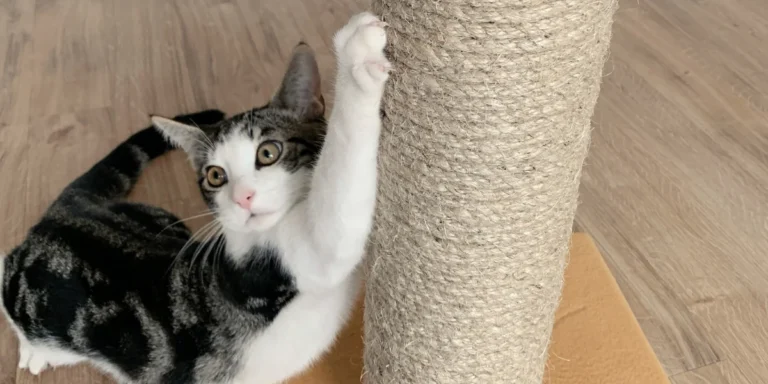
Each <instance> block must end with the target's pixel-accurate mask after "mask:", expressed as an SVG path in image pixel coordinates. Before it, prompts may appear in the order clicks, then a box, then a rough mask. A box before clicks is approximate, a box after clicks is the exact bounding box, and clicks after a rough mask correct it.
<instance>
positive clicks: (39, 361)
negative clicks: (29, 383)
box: [29, 352, 48, 375]
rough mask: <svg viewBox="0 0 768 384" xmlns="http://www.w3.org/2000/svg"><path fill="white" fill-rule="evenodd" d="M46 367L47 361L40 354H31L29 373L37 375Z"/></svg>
mask: <svg viewBox="0 0 768 384" xmlns="http://www.w3.org/2000/svg"><path fill="white" fill-rule="evenodd" d="M47 366H48V361H47V360H45V357H44V356H43V354H42V353H35V352H32V353H31V354H30V358H29V373H31V374H33V375H39V374H40V372H42V371H43V370H44V369H45V368H46V367H47Z"/></svg>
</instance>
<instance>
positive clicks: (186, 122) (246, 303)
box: [0, 12, 390, 384]
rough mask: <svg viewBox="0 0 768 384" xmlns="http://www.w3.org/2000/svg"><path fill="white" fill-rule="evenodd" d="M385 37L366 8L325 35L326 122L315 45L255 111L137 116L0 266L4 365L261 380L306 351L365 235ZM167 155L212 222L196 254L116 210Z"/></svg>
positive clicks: (275, 379)
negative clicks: (179, 160) (141, 121)
mask: <svg viewBox="0 0 768 384" xmlns="http://www.w3.org/2000/svg"><path fill="white" fill-rule="evenodd" d="M384 27H385V24H384V23H383V22H381V21H380V20H379V19H378V18H377V17H376V16H375V15H373V14H371V13H368V12H365V13H361V14H358V15H355V16H353V17H352V18H351V19H350V21H349V22H348V23H347V25H345V26H344V27H343V28H341V29H340V30H339V31H338V32H337V33H336V34H335V36H334V39H333V40H334V47H335V50H336V56H337V77H336V99H335V106H334V108H333V110H332V111H331V114H330V117H329V119H328V121H327V122H326V120H325V118H324V112H325V104H324V100H323V97H322V94H321V90H320V75H319V70H318V66H317V63H316V61H315V57H314V53H313V51H312V50H311V49H310V48H309V46H307V45H306V44H299V45H298V46H297V47H296V48H295V49H294V53H293V56H292V58H291V60H290V63H289V65H288V69H287V71H286V74H285V76H284V78H283V81H282V84H281V86H280V88H279V90H278V91H277V92H276V93H275V96H274V97H273V98H272V99H271V100H270V101H269V102H268V103H267V105H265V106H264V107H261V108H256V109H253V110H250V111H248V112H245V113H242V114H240V115H237V116H233V117H231V118H228V119H223V120H221V121H218V120H220V119H221V118H222V115H221V114H220V112H217V111H207V112H204V113H202V114H198V115H192V116H186V117H184V116H182V117H179V118H176V119H173V120H172V119H166V118H162V117H157V116H156V117H153V118H152V122H153V126H154V127H153V128H152V127H150V128H147V129H145V130H142V131H140V132H138V133H136V134H134V135H133V136H131V137H130V138H129V139H128V140H127V141H125V142H124V143H123V144H121V145H120V146H118V147H117V148H116V149H115V150H113V151H112V152H111V153H110V154H109V155H107V156H106V157H105V158H104V159H103V160H101V161H100V162H99V163H98V164H96V165H95V166H94V167H93V168H91V169H90V170H89V171H87V172H86V173H85V174H83V175H82V176H81V177H79V178H78V179H76V180H75V181H74V182H72V183H71V184H70V185H69V186H68V187H66V188H65V189H64V191H63V192H62V193H61V195H60V196H59V197H58V198H57V200H56V201H54V202H53V203H52V205H51V206H50V207H49V209H48V210H47V211H46V213H45V214H44V215H43V218H42V219H41V221H40V222H39V223H38V224H37V225H35V226H34V227H33V228H32V229H30V232H29V234H28V236H27V238H26V239H25V240H24V242H22V244H21V245H19V246H18V247H16V248H15V249H14V250H13V251H12V252H11V253H10V254H9V255H8V256H7V258H6V259H4V260H3V259H0V279H1V280H2V281H1V286H2V304H3V305H2V308H3V311H4V312H5V314H6V316H7V317H8V318H9V319H10V323H11V326H12V328H13V329H14V330H15V331H16V333H17V335H18V338H19V342H20V343H19V344H20V346H19V351H20V362H19V366H20V367H21V368H28V369H29V370H30V372H32V373H33V374H37V373H39V372H40V371H41V370H43V369H44V368H46V367H47V366H51V367H56V366H61V365H68V364H74V363H78V362H82V361H89V362H91V363H92V364H94V365H95V366H96V367H98V368H101V369H102V370H104V371H105V372H107V373H110V374H111V375H113V376H114V377H115V378H116V379H117V380H118V381H120V382H123V383H142V384H144V383H146V384H150V383H152V384H154V383H185V384H187V383H205V384H219V383H220V384H224V383H227V384H262V383H279V382H282V381H284V380H286V379H287V378H289V377H291V376H293V375H295V374H296V373H298V372H300V371H302V370H303V369H305V368H307V367H308V366H310V364H311V363H312V362H313V361H314V360H315V359H317V358H318V357H319V356H320V355H322V353H323V352H324V351H326V350H327V349H328V348H329V347H330V345H332V343H333V341H334V340H335V337H336V334H337V333H338V331H339V330H340V328H341V327H342V326H343V325H344V323H345V322H346V321H347V319H348V316H349V314H350V312H351V308H352V306H353V304H354V302H355V300H356V298H357V296H358V293H359V292H358V290H359V285H360V276H359V271H358V267H359V264H360V261H361V260H362V257H363V255H364V250H365V247H366V243H367V238H368V235H369V232H370V231H371V228H372V225H373V224H372V222H373V213H374V206H375V200H376V183H377V180H376V178H377V176H376V175H377V174H376V162H377V150H378V140H379V133H380V130H381V121H380V104H381V98H382V96H383V92H384V84H385V82H386V80H387V79H388V77H389V70H390V63H389V61H388V60H387V59H386V57H385V55H384V51H383V50H384V46H385V44H386V33H385V30H384ZM169 143H170V144H169ZM174 146H175V147H180V148H182V149H183V150H184V151H185V152H186V153H187V154H188V156H189V160H190V162H191V164H192V165H193V168H194V170H195V172H197V175H198V176H199V189H200V192H201V194H202V197H203V199H204V200H205V201H206V203H207V204H208V206H209V208H210V209H211V211H212V212H213V215H214V218H215V220H214V221H213V222H212V223H213V224H212V226H211V227H207V228H209V229H210V228H213V227H216V228H214V229H211V234H210V236H209V237H211V238H213V240H211V241H209V242H207V243H205V244H200V243H197V242H194V241H192V240H191V238H190V236H191V234H190V231H189V230H188V229H187V228H186V227H185V226H184V225H183V224H181V225H174V224H175V223H176V222H177V221H178V219H177V218H176V217H174V216H173V215H172V214H171V213H169V212H166V211H164V210H162V209H160V208H155V207H151V206H147V205H141V204H136V203H130V202H126V201H124V200H122V198H123V197H125V196H126V195H127V194H128V192H129V191H130V189H131V187H132V186H133V184H134V182H135V181H136V178H137V177H138V175H139V173H140V171H141V168H142V167H143V166H144V164H145V163H147V161H149V160H150V159H152V158H155V157H157V156H159V155H161V154H162V153H164V152H166V151H167V150H170V149H172V147H174ZM214 234H215V235H214ZM201 248H202V250H201Z"/></svg>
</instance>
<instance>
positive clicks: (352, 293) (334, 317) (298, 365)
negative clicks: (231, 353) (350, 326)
mask: <svg viewBox="0 0 768 384" xmlns="http://www.w3.org/2000/svg"><path fill="white" fill-rule="evenodd" d="M359 281H360V279H359V276H358V274H357V273H353V274H352V275H351V276H349V278H347V280H346V281H344V282H343V283H342V284H339V285H338V286H337V287H336V288H335V289H332V290H328V291H325V292H323V293H322V294H312V293H303V294H299V295H298V296H296V298H294V299H293V301H291V303H290V304H288V305H287V306H286V307H285V308H284V309H283V310H282V311H281V312H280V314H279V315H278V316H277V317H276V318H275V320H274V322H273V323H272V324H271V325H270V326H269V327H267V329H266V330H264V332H263V333H261V334H259V335H258V336H256V337H255V338H254V340H252V341H251V342H250V343H247V344H246V346H245V349H244V351H243V360H242V361H243V366H242V370H241V371H240V372H239V373H238V375H237V376H236V379H235V381H234V383H236V384H272V383H279V382H281V381H283V380H285V379H287V378H289V377H291V376H293V375H295V374H297V373H299V372H301V371H302V370H304V369H306V368H307V367H309V366H310V365H311V364H312V362H313V361H314V360H315V359H317V358H319V357H320V356H321V355H322V353H323V352H325V351H326V350H327V349H328V348H329V347H330V346H331V345H332V344H333V342H334V340H335V338H336V335H337V334H338V332H339V330H340V329H341V328H342V327H343V326H344V324H345V323H346V321H347V319H348V318H349V314H350V312H351V309H352V307H353V305H354V303H355V300H356V299H357V295H358V291H359V286H360V283H359Z"/></svg>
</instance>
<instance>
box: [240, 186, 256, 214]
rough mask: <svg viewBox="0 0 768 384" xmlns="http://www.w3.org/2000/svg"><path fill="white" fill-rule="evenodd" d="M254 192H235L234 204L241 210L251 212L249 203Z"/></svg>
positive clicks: (247, 190)
mask: <svg viewBox="0 0 768 384" xmlns="http://www.w3.org/2000/svg"><path fill="white" fill-rule="evenodd" d="M255 194H256V191H254V190H252V189H243V190H239V191H235V202H236V203H237V205H239V206H240V207H242V208H243V209H247V210H249V211H250V210H251V201H252V200H253V196H254V195H255Z"/></svg>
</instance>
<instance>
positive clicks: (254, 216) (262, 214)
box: [245, 211, 275, 223]
mask: <svg viewBox="0 0 768 384" xmlns="http://www.w3.org/2000/svg"><path fill="white" fill-rule="evenodd" d="M274 213H275V212H273V211H264V212H255V213H254V212H251V214H250V215H249V216H248V219H246V220H245V222H246V223H247V222H250V221H253V220H258V219H260V218H263V217H267V216H270V215H272V214H274Z"/></svg>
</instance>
